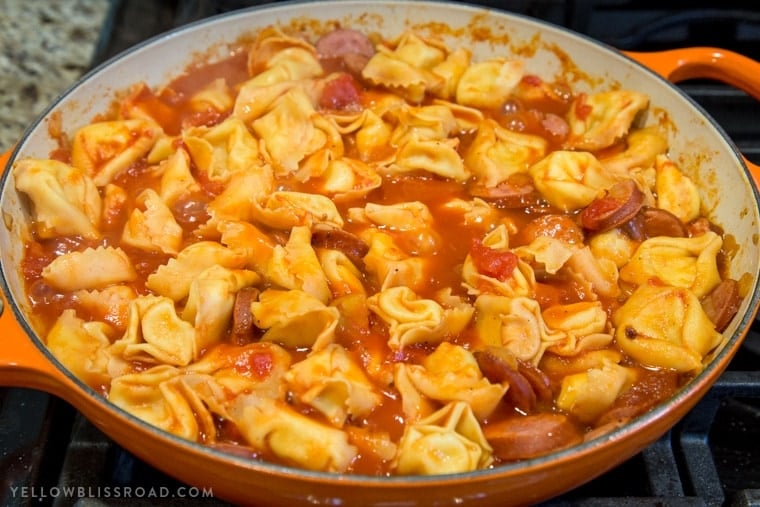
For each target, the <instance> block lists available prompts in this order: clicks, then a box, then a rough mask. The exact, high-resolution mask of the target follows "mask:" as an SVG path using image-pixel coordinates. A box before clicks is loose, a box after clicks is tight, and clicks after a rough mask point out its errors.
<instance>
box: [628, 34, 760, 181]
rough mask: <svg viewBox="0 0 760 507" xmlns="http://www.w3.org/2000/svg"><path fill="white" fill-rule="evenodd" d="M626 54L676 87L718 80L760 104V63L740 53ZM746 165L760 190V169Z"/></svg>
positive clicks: (702, 50)
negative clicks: (677, 84) (686, 82)
mask: <svg viewBox="0 0 760 507" xmlns="http://www.w3.org/2000/svg"><path fill="white" fill-rule="evenodd" d="M623 53H624V54H625V55H627V56H629V57H630V58H633V59H634V60H636V61H637V62H639V63H641V64H642V65H644V66H645V67H648V68H650V69H651V70H653V71H655V72H656V73H658V74H660V75H661V76H662V77H664V78H665V79H667V80H669V81H671V82H673V83H677V82H679V81H685V80H687V79H715V80H717V81H722V82H724V83H726V84H729V85H731V86H735V87H736V88H738V89H740V90H742V91H744V92H746V93H747V94H749V95H750V96H752V97H754V98H755V99H757V100H760V62H757V61H755V60H753V59H751V58H748V57H746V56H744V55H740V54H739V53H735V52H733V51H729V50H726V49H720V48H712V47H691V48H681V49H671V50H667V51H652V52H636V51H624V52H623ZM744 162H745V164H746V165H747V168H748V169H749V171H750V174H751V175H752V179H754V180H755V185H756V186H758V187H760V166H758V165H757V164H755V163H753V162H750V161H749V160H747V158H746V157H744Z"/></svg>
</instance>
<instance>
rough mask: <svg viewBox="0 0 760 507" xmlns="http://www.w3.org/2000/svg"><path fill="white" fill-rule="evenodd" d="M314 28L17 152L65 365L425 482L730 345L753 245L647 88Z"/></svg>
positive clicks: (521, 444) (255, 433)
mask: <svg viewBox="0 0 760 507" xmlns="http://www.w3.org/2000/svg"><path fill="white" fill-rule="evenodd" d="M302 28H303V30H301V29H296V27H295V26H292V27H290V28H285V27H274V26H272V27H268V28H266V29H263V30H261V31H260V32H258V33H256V34H251V36H250V37H248V38H247V39H246V40H245V41H241V49H240V51H244V53H238V52H236V53H235V55H233V56H232V57H231V58H230V59H229V60H225V61H223V62H221V63H222V64H221V65H216V66H214V68H213V71H212V72H205V67H204V65H198V66H197V67H189V68H188V71H187V72H188V73H189V75H188V76H185V77H183V78H182V81H181V82H170V83H167V84H166V85H165V86H164V87H162V88H161V89H160V90H158V89H156V90H153V89H151V88H150V87H148V86H147V85H146V84H145V83H137V84H135V85H134V86H133V87H132V88H131V89H130V92H129V93H128V94H126V95H125V96H123V97H121V98H118V99H117V100H116V103H115V105H116V106H118V107H113V108H112V112H111V113H109V114H104V115H102V116H99V117H98V120H97V121H94V122H92V123H90V124H88V125H85V126H83V127H81V128H78V129H77V130H75V131H73V132H69V131H67V130H66V127H67V125H62V127H63V129H62V133H61V134H60V139H58V140H57V141H58V142H57V144H56V146H57V149H56V151H55V152H54V153H51V155H50V158H49V159H44V158H33V159H31V158H30V159H26V160H19V161H16V162H15V165H14V167H13V169H12V178H13V182H14V184H15V186H16V189H17V190H18V191H19V193H20V194H22V200H23V201H24V202H23V205H25V206H27V207H28V209H26V211H27V212H28V216H29V217H30V226H29V230H28V237H26V238H24V239H25V241H26V243H25V249H24V259H23V261H22V263H21V265H22V271H23V276H24V277H25V281H26V288H27V294H28V306H29V307H30V308H31V311H32V313H33V315H34V317H35V318H34V319H32V320H33V322H34V323H35V325H36V326H38V331H39V332H40V336H42V337H44V341H45V343H46V344H47V346H48V348H49V349H50V352H51V353H52V354H53V355H54V356H55V357H56V358H57V359H58V360H59V361H60V363H61V364H63V365H64V366H65V367H66V368H68V369H69V370H70V371H71V372H72V374H74V375H75V376H76V377H78V378H79V379H81V380H82V381H83V382H85V383H86V384H88V385H89V386H90V387H92V388H93V389H95V390H96V391H97V392H98V393H101V394H102V395H103V396H106V397H107V398H108V399H109V400H110V401H111V402H112V403H114V404H115V405H116V406H118V407H120V408H122V409H123V410H125V411H127V412H128V413H130V414H132V415H134V416H136V417H137V418H139V419H141V420H143V421H145V422H146V423H148V424H151V425H153V426H155V427H156V428H159V429H160V430H163V431H166V432H169V433H172V434H174V435H177V436H179V437H181V438H185V439H188V440H192V441H197V442H201V443H203V444H207V445H212V446H216V447H217V448H219V449H221V450H224V449H226V448H229V447H230V446H235V447H236V448H237V449H239V450H240V451H242V452H245V453H246V454H247V455H249V456H252V458H251V459H261V460H268V461H272V462H275V463H277V464H279V465H284V466H292V467H299V468H304V469H308V470H314V471H320V472H335V473H341V474H343V473H348V474H350V473H367V471H368V470H370V471H372V473H376V474H377V475H381V476H388V475H415V474H420V475H433V474H450V473H451V474H455V473H464V472H470V471H475V470H484V469H489V468H492V467H496V466H500V465H502V464H504V463H508V462H512V461H515V460H521V459H531V458H534V457H535V456H537V455H541V454H546V453H550V452H553V451H555V450H558V449H562V448H565V447H567V446H571V445H575V444H576V443H578V442H579V441H581V440H582V439H583V438H582V436H583V435H584V434H585V435H588V437H587V438H594V436H595V435H598V434H601V433H602V432H603V431H605V428H606V424H605V422H609V421H610V420H611V419H616V418H619V417H627V418H632V417H636V416H638V415H640V414H642V413H644V412H645V411H646V410H649V409H650V408H651V407H652V406H653V404H654V403H656V401H657V400H662V399H664V398H665V397H667V396H669V395H671V394H672V393H673V392H674V391H675V389H676V387H675V386H679V385H683V384H684V383H685V382H687V381H688V380H689V379H690V378H691V377H692V376H693V375H695V374H696V373H698V372H699V371H700V370H701V369H702V368H704V366H705V365H706V364H707V363H708V362H709V361H710V360H711V358H712V357H713V356H714V355H715V354H716V353H717V351H719V350H720V348H721V346H722V344H723V343H724V337H723V334H722V331H723V330H724V329H725V327H726V326H727V325H728V324H727V323H726V322H727V319H728V320H730V318H731V317H732V316H733V314H732V313H731V311H733V312H735V311H736V308H738V307H739V304H740V302H741V298H742V297H743V296H744V294H743V293H742V291H743V290H744V289H743V285H742V284H740V283H739V282H737V281H735V280H734V279H732V278H730V276H734V277H735V278H737V279H740V278H741V274H736V273H734V272H733V271H732V270H731V268H732V266H731V265H730V264H731V262H730V260H731V255H730V254H731V252H727V251H726V250H727V248H726V246H727V245H734V244H735V242H734V241H725V239H726V235H725V234H723V233H722V232H719V231H722V229H721V228H720V227H719V226H718V225H717V224H712V223H711V222H710V219H709V215H707V214H706V212H705V209H704V208H705V203H703V200H702V197H701V189H700V187H699V185H698V182H697V181H696V180H694V179H692V178H691V177H689V175H688V171H684V170H682V168H681V167H679V165H678V164H676V163H675V162H674V161H673V160H671V158H670V154H669V137H668V135H669V134H673V133H672V132H668V133H666V132H665V131H664V129H663V128H662V126H661V125H650V126H644V125H643V121H644V120H645V119H646V115H644V114H642V113H645V112H646V110H647V108H648V105H649V97H647V96H646V95H645V94H643V93H641V92H639V91H636V90H628V89H624V88H619V87H616V88H615V89H614V90H602V89H599V90H591V91H588V92H583V93H581V92H576V91H574V90H573V87H571V86H570V85H569V84H568V83H566V82H564V81H563V79H564V78H561V77H548V76H536V75H533V74H531V73H530V70H529V68H530V66H529V65H528V62H527V61H526V60H525V56H524V55H510V54H509V52H508V51H507V50H506V47H505V46H503V45H502V44H494V46H493V54H492V55H491V56H489V57H487V58H483V57H479V58H476V57H475V56H474V55H475V54H476V52H475V51H472V50H471V49H470V48H468V47H467V46H466V45H461V46H459V47H456V48H454V47H449V46H448V45H447V44H446V43H445V42H444V40H443V39H442V38H441V37H440V36H439V35H437V34H436V33H433V30H423V29H419V30H417V29H413V28H411V27H409V28H408V29H407V30H406V31H404V32H402V33H399V34H395V35H394V36H392V37H391V34H377V33H373V34H363V33H361V32H359V31H357V30H354V29H352V28H350V27H343V26H342V27H340V28H334V29H333V30H332V31H330V32H329V33H327V34H325V35H324V36H323V37H321V38H311V37H310V36H307V33H308V30H311V29H312V28H313V27H312V28H309V29H308V30H307V29H306V28H305V27H302ZM502 49H503V51H502ZM233 68H234V72H232V73H231V74H225V73H224V72H222V71H223V70H225V69H233ZM560 75H561V74H558V75H557V76H560ZM579 79H580V78H579ZM727 295H728V296H727ZM721 305H723V306H721ZM716 307H717V308H716ZM653 376H658V377H657V378H655V379H654V380H653ZM653 385H656V386H658V388H657V390H658V392H651V391H648V390H651V389H653V388H652V386H653ZM667 386H673V387H672V388H670V387H667ZM621 409H622V410H621ZM621 414H622V415H621ZM542 426H546V427H549V426H551V428H552V429H551V431H539V430H538V429H536V428H540V427H542ZM526 428H527V429H526ZM521 439H522V441H521Z"/></svg>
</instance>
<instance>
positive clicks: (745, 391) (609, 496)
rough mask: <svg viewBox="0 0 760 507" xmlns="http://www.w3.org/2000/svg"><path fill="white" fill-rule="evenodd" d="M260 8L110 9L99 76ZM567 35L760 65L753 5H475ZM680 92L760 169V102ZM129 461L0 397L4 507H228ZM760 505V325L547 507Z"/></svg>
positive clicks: (77, 424)
mask: <svg viewBox="0 0 760 507" xmlns="http://www.w3.org/2000/svg"><path fill="white" fill-rule="evenodd" d="M261 3H264V2H257V1H251V0H217V1H213V0H112V5H111V10H110V13H109V16H108V17H107V19H106V22H105V23H104V25H103V27H102V31H101V35H100V41H99V44H98V47H97V50H96V52H95V57H94V59H93V62H92V64H93V65H96V64H98V63H100V62H102V61H104V60H106V59H108V58H110V57H112V56H114V55H116V54H118V53H119V52H121V51H122V50H124V49H126V48H128V47H130V46H132V45H133V44H136V43H138V42H140V41H142V40H144V39H146V38H149V37H151V36H153V35H156V34H159V33H162V32H164V31H166V30H169V29H172V28H174V27H177V26H181V25H183V24H186V23H189V22H192V21H196V20H199V19H202V18H205V17H208V16H211V15H215V14H220V13H223V12H228V11H231V10H235V9H240V8H245V7H248V6H251V5H256V4H261ZM470 3H477V4H481V5H485V6H489V7H492V8H500V9H504V10H507V11H510V12H516V13H521V14H525V15H528V16H532V17H535V18H538V19H543V20H545V21H548V22H551V23H554V24H558V25H562V26H566V27H568V28H570V29H572V30H575V31H577V32H580V33H584V34H586V35H588V36H590V37H593V38H595V39H597V40H599V41H602V42H605V43H607V44H610V45H612V46H615V47H618V48H620V49H626V50H638V51H643V50H659V49H668V48H676V47H685V46H716V47H723V48H727V49H732V50H735V51H738V52H741V53H743V54H745V55H747V56H750V57H752V58H755V59H760V11H756V10H754V9H750V8H747V7H746V4H747V2H744V1H734V0H731V1H729V0H723V1H722V2H720V5H719V6H717V7H716V5H715V2H713V1H701V0H689V1H673V2H668V3H667V8H665V7H664V5H663V2H661V1H659V2H658V1H654V0H637V1H633V0H631V1H626V0H569V1H562V0H538V1H533V0H491V1H488V0H483V1H479V2H478V1H471V2H470ZM678 86H680V87H681V88H682V89H683V90H684V91H685V92H686V93H687V94H689V95H690V96H691V97H692V98H693V99H694V100H695V101H696V102H697V103H698V104H699V105H701V106H702V107H703V108H704V109H705V111H707V113H708V114H709V115H711V116H712V117H713V118H714V119H715V120H716V121H717V123H718V124H719V125H721V127H722V128H723V129H724V130H725V131H726V132H727V134H728V135H729V137H730V138H731V139H732V140H733V141H734V142H735V144H736V145H737V147H738V148H739V149H740V150H741V151H742V153H744V154H745V156H747V158H748V159H750V160H752V161H753V162H755V163H760V122H758V121H756V119H757V118H760V103H758V102H757V101H755V100H754V99H752V98H750V97H749V96H747V95H746V94H745V93H743V92H741V91H739V90H736V89H733V88H730V87H728V86H725V85H722V84H719V83H716V82H709V81H691V82H685V83H680V84H679V85H678ZM209 493H210V492H208V491H203V490H199V489H196V488H190V487H188V486H186V485H183V484H181V483H179V482H177V481H176V480H174V479H172V478H171V477H169V476H167V475H165V474H164V473H162V472H160V471H157V470H155V469H153V468H152V467H151V466H150V465H147V464H145V463H143V462H142V461H140V460H138V459H136V458H135V457H133V456H132V455H131V454H130V453H129V452H128V451H126V450H124V449H123V448H121V447H119V446H118V445H117V444H115V443H113V442H112V441H111V440H109V439H108V437H106V436H105V435H103V434H102V433H101V432H100V431H99V430H97V429H96V428H95V427H94V426H93V425H92V424H90V423H89V422H88V421H87V420H86V419H84V417H82V416H81V415H80V414H79V413H77V411H76V410H75V409H74V408H72V407H71V406H69V405H68V404H67V403H65V402H64V401H62V400H60V399H58V398H55V397H52V396H49V395H47V394H44V393H41V392H38V391H32V390H28V389H15V388H14V389H0V504H1V505H2V506H18V507H22V506H23V507H27V506H48V505H50V506H67V505H82V506H102V507H108V506H118V505H135V504H136V503H139V504H140V505H146V506H154V505H155V506H159V505H175V504H176V505H180V504H185V503H187V501H190V502H191V503H192V504H193V505H198V506H222V505H225V504H224V502H222V501H221V500H218V499H216V498H213V496H211V495H210V494H209ZM542 505H543V506H545V507H555V506H556V507H559V506H575V505H580V506H594V507H596V506H599V507H603V506H616V507H619V506H652V505H663V506H732V507H733V506H736V507H739V506H760V321H756V322H755V323H754V325H753V326H752V329H751V331H750V333H749V335H748V336H747V339H746V340H745V342H744V344H743V346H742V348H741V350H740V351H739V353H738V354H737V356H736V357H735V359H734V360H733V361H732V363H731V364H730V366H729V368H728V370H727V371H726V372H725V373H724V375H723V376H722V377H721V378H720V379H719V380H718V382H717V383H716V384H715V386H714V387H713V388H712V389H711V390H710V391H709V393H708V394H707V395H706V396H705V397H704V398H703V400H702V401H701V402H700V403H699V404H698V405H697V406H696V407H695V408H694V409H693V410H692V411H691V412H690V413H689V414H688V415H687V416H686V417H685V418H684V419H683V420H682V421H681V422H680V423H679V424H678V425H676V426H675V427H674V428H673V429H672V430H671V431H669V432H668V433H667V434H666V435H664V436H663V437H662V438H661V439H660V440H658V441H657V442H655V443H654V444H653V445H651V446H650V447H648V448H647V449H645V450H644V451H642V452H641V453H639V454H638V455H636V456H634V457H633V458H631V459H630V460H628V461H626V462H625V463H623V464H622V465H620V466H618V467H617V468H615V469H613V470H611V471H610V472H608V473H606V474H604V475H602V476H600V477H599V478H597V479H595V480H592V481H591V482H589V483H587V484H586V485H583V486H581V487H579V488H577V489H575V490H573V491H571V492H569V493H566V494H564V495H561V496H560V497H557V498H555V499H552V500H550V501H548V502H545V503H544V504H542Z"/></svg>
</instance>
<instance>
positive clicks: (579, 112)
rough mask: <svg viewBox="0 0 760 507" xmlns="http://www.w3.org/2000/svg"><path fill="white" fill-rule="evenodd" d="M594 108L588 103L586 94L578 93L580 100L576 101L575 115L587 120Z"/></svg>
mask: <svg viewBox="0 0 760 507" xmlns="http://www.w3.org/2000/svg"><path fill="white" fill-rule="evenodd" d="M593 109H594V108H593V107H591V106H590V105H589V104H587V103H586V94H585V93H581V94H580V95H578V100H577V101H576V103H575V116H576V117H577V118H578V119H579V120H585V119H586V118H588V115H590V114H591V111H592V110H593Z"/></svg>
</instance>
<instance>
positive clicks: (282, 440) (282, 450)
mask: <svg viewBox="0 0 760 507" xmlns="http://www.w3.org/2000/svg"><path fill="white" fill-rule="evenodd" d="M232 410H233V415H232V418H233V420H234V421H235V423H236V425H237V427H238V428H239V429H240V432H241V433H242V434H243V436H244V437H245V439H246V440H247V442H248V443H249V444H250V445H252V446H253V447H254V449H259V450H262V451H265V452H267V453H272V454H274V455H275V456H277V457H278V458H280V459H282V460H283V461H285V462H286V463H289V464H295V465H298V466H299V467H303V468H306V469H308V470H320V471H326V472H343V471H345V470H346V469H347V468H348V467H349V465H350V464H351V461H352V460H353V459H354V458H355V457H356V454H357V452H358V451H357V448H356V447H355V446H354V445H352V444H351V443H350V442H349V439H348V435H347V433H346V432H344V431H342V430H340V429H337V428H334V427H332V426H329V425H327V424H322V423H320V422H317V421H315V420H314V419H312V418H310V417H307V416H305V415H303V414H301V413H300V412H297V411H296V410H294V409H293V408H291V407H290V406H289V405H288V404H287V403H285V402H283V401H280V400H272V399H269V398H262V397H259V396H241V397H239V398H238V399H237V400H236V402H235V407H234V408H233V409H232Z"/></svg>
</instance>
